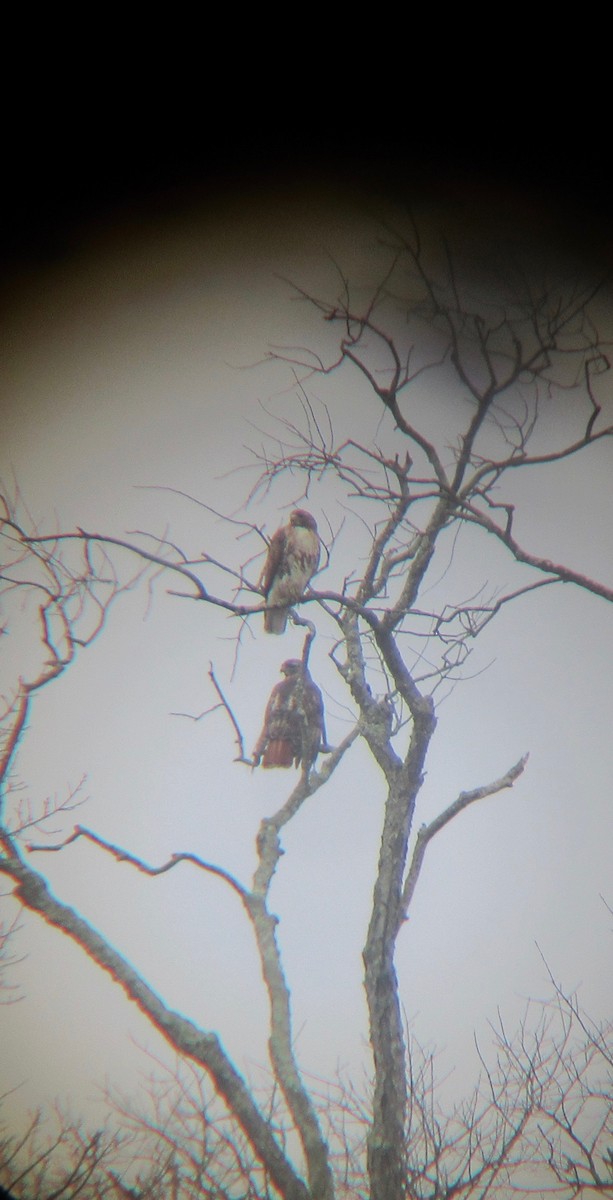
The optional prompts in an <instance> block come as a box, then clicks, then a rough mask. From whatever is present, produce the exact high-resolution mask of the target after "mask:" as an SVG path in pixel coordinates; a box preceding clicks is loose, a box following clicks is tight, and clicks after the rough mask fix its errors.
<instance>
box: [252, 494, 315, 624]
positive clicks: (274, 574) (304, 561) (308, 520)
mask: <svg viewBox="0 0 613 1200" xmlns="http://www.w3.org/2000/svg"><path fill="white" fill-rule="evenodd" d="M318 565H319V536H318V533H317V524H316V522H315V518H314V517H312V516H311V514H310V513H308V512H305V511H304V509H303V508H295V509H294V511H293V512H291V513H290V516H289V523H288V524H287V525H283V526H282V527H281V529H277V532H276V533H275V534H273V536H272V538H271V539H270V545H269V547H268V555H267V558H266V562H265V563H264V569H263V571H262V574H261V576H260V587H261V588H262V590H263V592H264V595H265V597H266V603H267V604H268V605H274V606H275V607H274V608H268V609H267V610H266V612H265V613H264V629H265V630H266V632H267V633H284V632H285V626H286V624H287V610H288V608H291V606H292V604H296V603H297V602H298V600H300V599H301V597H302V593H303V592H304V589H305V587H306V586H307V583H308V582H309V579H310V578H311V576H312V575H314V574H315V571H316V570H317V567H318Z"/></svg>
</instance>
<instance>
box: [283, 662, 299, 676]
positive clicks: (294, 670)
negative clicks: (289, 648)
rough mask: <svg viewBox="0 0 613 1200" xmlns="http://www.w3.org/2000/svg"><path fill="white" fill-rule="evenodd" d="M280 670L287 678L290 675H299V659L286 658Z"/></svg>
mask: <svg viewBox="0 0 613 1200" xmlns="http://www.w3.org/2000/svg"><path fill="white" fill-rule="evenodd" d="M280 670H281V674H282V675H287V676H288V677H289V676H290V675H299V674H300V672H301V671H302V662H301V660H300V659H299V658H286V660H285V662H284V663H281V667H280Z"/></svg>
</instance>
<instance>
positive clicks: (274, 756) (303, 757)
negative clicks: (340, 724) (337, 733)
mask: <svg viewBox="0 0 613 1200" xmlns="http://www.w3.org/2000/svg"><path fill="white" fill-rule="evenodd" d="M281 673H282V674H283V675H284V676H285V678H284V679H282V680H281V683H277V684H276V685H275V687H274V688H273V689H272V692H271V693H270V697H269V700H268V704H267V705H266V713H265V715H264V727H263V729H262V732H261V734H260V736H259V738H258V742H257V745H256V747H255V749H254V751H253V764H254V766H256V767H257V766H259V764H260V761H261V763H262V766H263V767H291V766H292V764H293V765H294V766H295V767H299V766H300V764H301V763H302V765H303V766H304V768H305V769H306V770H308V769H309V768H310V767H311V766H312V765H313V763H314V762H315V759H316V758H317V755H318V754H319V753H320V751H327V750H328V744H327V740H326V727H325V721H324V704H323V700H322V696H321V692H320V690H319V688H318V687H316V686H315V684H314V683H313V680H312V679H311V676H310V675H309V673H308V671H306V670H305V669H304V667H303V665H302V662H301V661H300V659H299V658H288V659H287V661H286V662H284V663H282V665H281Z"/></svg>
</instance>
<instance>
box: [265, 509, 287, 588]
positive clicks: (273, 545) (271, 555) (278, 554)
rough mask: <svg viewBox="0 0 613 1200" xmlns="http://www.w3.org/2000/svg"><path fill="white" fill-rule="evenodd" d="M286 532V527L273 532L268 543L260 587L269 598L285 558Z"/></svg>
mask: <svg viewBox="0 0 613 1200" xmlns="http://www.w3.org/2000/svg"><path fill="white" fill-rule="evenodd" d="M286 532H287V530H286V528H285V527H283V528H282V529H277V532H276V533H273V535H272V537H271V539H270V542H269V544H268V553H267V555H266V562H265V563H264V566H263V568H262V574H261V575H260V587H261V589H262V591H263V592H264V595H265V596H266V598H267V599H268V593H269V591H270V589H271V587H272V585H273V583H274V581H275V577H276V575H277V572H278V570H279V567H280V566H281V564H282V562H283V560H284V558H285V541H286V537H285V535H286Z"/></svg>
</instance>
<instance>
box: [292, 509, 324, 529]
mask: <svg viewBox="0 0 613 1200" xmlns="http://www.w3.org/2000/svg"><path fill="white" fill-rule="evenodd" d="M289 523H290V525H293V526H296V525H299V526H300V527H301V528H302V529H312V530H313V532H314V533H317V521H316V520H315V517H312V516H311V514H310V512H307V511H306V509H304V508H295V509H294V511H293V512H291V513H290V514H289Z"/></svg>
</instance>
